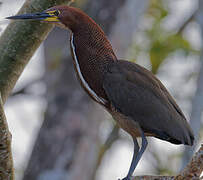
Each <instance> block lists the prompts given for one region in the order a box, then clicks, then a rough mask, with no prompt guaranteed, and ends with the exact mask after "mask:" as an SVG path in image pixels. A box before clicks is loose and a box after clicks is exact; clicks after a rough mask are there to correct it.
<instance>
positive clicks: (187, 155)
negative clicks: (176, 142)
mask: <svg viewBox="0 0 203 180" xmlns="http://www.w3.org/2000/svg"><path fill="white" fill-rule="evenodd" d="M196 19H197V22H198V23H199V24H200V27H201V33H202V39H203V1H199V10H198V13H197V17H196ZM200 58H201V59H200V70H199V74H198V79H197V89H196V92H195V95H194V97H193V100H192V110H191V115H190V126H191V127H192V129H193V132H194V134H195V144H194V145H193V147H192V148H191V147H185V151H184V155H183V160H182V168H184V167H185V165H186V164H187V163H188V162H189V160H190V159H191V157H192V155H193V153H194V151H195V149H196V148H197V143H198V140H199V133H200V127H201V117H202V111H203V48H202V53H201V57H200Z"/></svg>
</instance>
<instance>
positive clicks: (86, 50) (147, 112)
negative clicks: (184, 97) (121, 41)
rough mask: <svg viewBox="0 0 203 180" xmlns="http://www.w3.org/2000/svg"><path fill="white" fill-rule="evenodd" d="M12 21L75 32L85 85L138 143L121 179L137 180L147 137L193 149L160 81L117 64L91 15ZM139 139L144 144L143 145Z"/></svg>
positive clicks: (58, 10) (54, 12)
mask: <svg viewBox="0 0 203 180" xmlns="http://www.w3.org/2000/svg"><path fill="white" fill-rule="evenodd" d="M7 19H24V20H28V19H30V20H40V21H44V22H48V23H54V24H55V25H56V26H59V27H62V28H65V29H67V30H69V31H70V32H71V35H70V50H71V54H72V57H73V58H72V59H73V63H74V68H75V71H76V74H77V77H78V79H79V81H80V84H81V86H82V87H83V88H84V90H85V91H86V92H87V93H88V95H89V96H90V97H91V98H92V99H93V100H94V101H96V102H97V103H99V104H100V105H101V106H103V107H104V108H105V109H106V110H107V111H108V112H109V113H110V114H111V115H112V117H113V119H114V120H115V121H116V122H117V124H118V126H119V127H120V128H122V129H123V130H125V131H126V132H127V133H128V134H130V135H131V137H132V139H133V143H134V153H133V158H132V161H131V165H130V168H129V171H128V173H127V175H126V177H124V178H123V179H122V180H131V179H132V175H133V172H134V170H135V168H136V166H137V164H138V162H139V161H140V159H141V157H142V155H143V153H144V151H145V149H146V147H147V145H148V141H147V138H146V137H147V136H153V137H155V138H158V139H161V140H164V141H168V142H170V143H173V144H177V145H178V144H184V145H189V146H192V145H193V143H194V134H193V131H192V129H191V128H190V125H189V123H188V122H187V120H186V118H185V116H184V114H183V112H182V110H181V109H180V107H179V106H178V105H177V103H176V102H175V100H174V98H173V97H172V96H171V95H170V94H169V92H168V90H167V89H166V88H165V86H164V85H163V84H162V83H161V81H160V80H159V79H158V78H157V77H156V76H155V75H153V73H152V72H151V71H149V70H147V69H145V68H144V67H142V66H140V65H138V64H136V63H133V62H129V61H126V60H120V59H118V58H117V56H116V55H115V53H114V51H113V49H112V46H111V43H110V41H109V40H108V39H107V37H106V35H105V33H104V32H103V30H102V29H101V28H100V27H99V25H98V24H96V22H95V21H94V20H93V19H92V18H91V17H89V16H88V15H87V14H86V13H84V12H83V11H81V10H80V9H78V8H75V7H71V6H64V5H59V6H54V7H51V8H49V9H47V10H44V11H43V12H37V13H32V14H21V15H16V16H10V17H7ZM138 137H141V139H142V141H141V145H139V144H138V142H137V138H138Z"/></svg>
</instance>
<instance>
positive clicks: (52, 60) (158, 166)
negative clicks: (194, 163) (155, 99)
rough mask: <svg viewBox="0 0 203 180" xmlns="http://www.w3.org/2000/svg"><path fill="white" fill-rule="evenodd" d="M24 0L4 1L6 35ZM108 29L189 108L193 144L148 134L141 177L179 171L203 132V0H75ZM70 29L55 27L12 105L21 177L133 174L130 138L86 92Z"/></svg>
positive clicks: (120, 48)
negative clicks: (75, 64)
mask: <svg viewBox="0 0 203 180" xmlns="http://www.w3.org/2000/svg"><path fill="white" fill-rule="evenodd" d="M23 3H24V0H16V1H13V0H1V4H0V33H3V31H4V29H5V28H6V26H7V25H8V24H9V21H8V20H5V19H4V18H5V17H6V16H12V15H15V14H16V13H17V12H18V10H19V9H20V7H21V6H22V5H23ZM72 6H75V7H79V8H81V9H83V11H85V12H86V13H87V14H88V15H89V16H91V17H92V18H93V19H94V20H95V21H96V22H97V23H98V24H99V25H100V26H101V27H102V28H103V30H104V31H105V33H106V34H107V35H108V38H109V39H110V40H111V43H112V46H113V48H114V50H115V52H116V54H117V57H118V58H119V59H128V60H130V61H133V62H136V63H138V64H140V65H142V66H144V67H146V68H147V69H149V70H151V71H152V72H153V73H154V74H155V75H156V76H157V77H158V78H159V79H160V80H161V81H162V83H163V84H164V85H165V86H166V87H167V89H168V90H169V91H170V93H171V94H172V95H173V97H174V98H175V99H176V101H177V103H178V104H179V106H180V107H181V109H182V110H183V112H184V114H185V115H186V117H187V119H188V120H189V121H190V124H191V127H192V129H193V131H194V133H195V136H196V142H195V145H194V146H193V148H188V147H184V146H177V145H173V144H170V143H168V142H164V141H161V140H157V139H155V138H148V140H149V145H148V148H147V150H146V152H145V153H144V155H143V157H142V159H141V161H140V163H139V164H138V167H137V168H136V170H135V173H136V175H141V174H145V175H146V174H159V175H161V174H163V175H174V174H176V173H177V172H179V171H180V170H181V169H182V168H184V166H185V165H186V163H187V162H188V161H189V160H190V158H191V155H192V154H193V152H194V151H195V150H196V149H197V148H198V147H199V145H200V142H201V140H202V138H203V130H202V129H203V125H202V119H203V116H202V110H203V63H202V60H203V58H202V45H203V43H202V42H203V41H202V30H203V2H202V1H201V0H200V1H198V0H142V1H140V0H111V1H109V0H102V1H95V0H83V1H82V0H76V1H75V3H73V4H72ZM68 40H69V33H68V32H67V31H64V30H62V29H59V28H55V29H54V30H53V31H52V32H51V33H50V34H49V36H48V38H47V39H46V41H45V42H44V43H43V44H42V45H41V46H40V48H39V49H38V50H37V52H36V53H35V55H34V56H33V58H32V60H31V61H30V63H29V64H28V65H27V67H26V68H25V70H24V72H23V74H22V76H21V77H20V79H19V81H18V83H17V85H16V87H15V89H14V91H13V94H12V95H11V96H10V98H9V99H8V101H7V103H6V105H5V111H6V116H7V120H8V123H9V129H10V131H11V133H12V148H13V157H14V164H15V173H16V180H27V179H29V180H65V179H66V180H106V179H111V180H113V179H118V178H122V177H124V176H125V175H126V173H127V171H128V169H129V166H130V162H131V158H132V153H133V143H132V139H131V137H130V136H128V135H127V134H126V133H125V132H124V131H123V130H120V129H118V127H117V126H116V124H115V122H114V121H113V119H112V118H111V117H110V115H109V114H108V113H107V112H105V110H104V109H103V108H102V107H100V106H99V105H97V104H96V103H94V102H93V101H92V100H91V99H90V98H89V97H88V96H87V95H86V94H85V93H84V91H83V90H82V88H81V87H80V85H79V82H78V81H77V78H76V77H75V72H74V70H73V64H72V58H71V56H70V48H69V41H68Z"/></svg>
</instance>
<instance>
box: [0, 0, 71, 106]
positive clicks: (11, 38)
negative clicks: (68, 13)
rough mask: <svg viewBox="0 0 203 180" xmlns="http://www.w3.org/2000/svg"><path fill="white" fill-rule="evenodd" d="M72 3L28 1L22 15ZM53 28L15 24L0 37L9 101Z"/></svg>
mask: <svg viewBox="0 0 203 180" xmlns="http://www.w3.org/2000/svg"><path fill="white" fill-rule="evenodd" d="M69 1H70V0H27V1H26V2H25V3H24V5H23V7H22V8H21V10H20V11H19V14H23V13H32V12H41V11H43V10H45V9H47V8H49V7H51V6H54V5H59V4H64V3H67V2H69ZM52 27H53V25H50V24H48V23H43V22H36V21H29V22H28V21H14V22H12V23H10V24H9V25H8V27H7V28H6V30H5V31H4V33H3V34H2V36H1V38H0V54H1V56H0V70H1V71H0V92H1V94H2V100H3V103H5V100H6V99H7V97H8V95H9V94H10V92H11V90H12V89H13V87H14V85H15V83H16V81H17V80H18V78H19V76H20V74H21V73H22V71H23V69H24V68H25V65H26V64H27V63H28V61H29V59H30V58H31V57H32V55H33V54H34V52H35V50H36V49H37V48H38V47H39V45H40V44H41V42H42V41H43V40H44V39H45V38H46V36H47V34H48V33H49V31H50V30H51V29H52Z"/></svg>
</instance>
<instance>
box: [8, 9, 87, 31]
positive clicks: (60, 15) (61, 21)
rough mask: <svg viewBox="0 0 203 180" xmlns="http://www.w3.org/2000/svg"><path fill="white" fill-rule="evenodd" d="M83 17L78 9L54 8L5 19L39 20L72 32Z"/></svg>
mask: <svg viewBox="0 0 203 180" xmlns="http://www.w3.org/2000/svg"><path fill="white" fill-rule="evenodd" d="M84 16H86V15H85V14H84V13H83V12H82V11H81V10H79V9H76V8H73V7H69V6H54V7H52V8H49V9H47V10H45V11H43V12H40V13H33V14H22V15H17V16H10V17H7V19H23V20H40V21H45V22H49V23H54V24H55V25H57V26H60V27H63V28H69V29H71V30H73V29H74V28H75V27H76V26H77V25H78V24H79V23H81V22H82V19H83V18H84ZM79 21H80V22H79Z"/></svg>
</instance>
